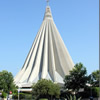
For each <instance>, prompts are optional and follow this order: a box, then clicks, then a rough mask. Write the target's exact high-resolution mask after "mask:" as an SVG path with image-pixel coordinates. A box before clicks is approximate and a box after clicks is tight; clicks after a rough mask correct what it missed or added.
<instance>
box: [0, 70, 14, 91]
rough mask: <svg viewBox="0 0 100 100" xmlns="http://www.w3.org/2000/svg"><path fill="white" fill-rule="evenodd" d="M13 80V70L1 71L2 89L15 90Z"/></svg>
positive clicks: (0, 83)
mask: <svg viewBox="0 0 100 100" xmlns="http://www.w3.org/2000/svg"><path fill="white" fill-rule="evenodd" d="M13 81H14V80H13V75H12V73H11V72H8V71H6V70H4V71H2V72H0V90H3V91H4V92H6V93H9V92H10V91H14V89H15V85H14V82H13Z"/></svg>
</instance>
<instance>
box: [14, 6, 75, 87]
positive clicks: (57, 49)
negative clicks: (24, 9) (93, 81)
mask: <svg viewBox="0 0 100 100" xmlns="http://www.w3.org/2000/svg"><path fill="white" fill-rule="evenodd" d="M73 67H74V63H73V61H72V59H71V56H70V55H69V53H68V50H67V48H66V46H65V44H64V42H63V40H62V38H61V36H60V34H59V32H58V30H57V27H56V25H55V23H54V20H53V17H52V14H51V10H50V7H49V6H47V7H46V11H45V15H44V19H43V22H42V25H41V27H40V29H39V31H38V33H37V36H36V38H35V40H34V42H33V44H32V47H31V49H30V51H29V53H28V55H27V58H26V60H25V63H24V65H23V67H22V68H21V70H20V71H19V73H18V74H17V75H16V76H15V78H14V81H15V84H16V85H18V86H21V87H31V85H32V84H33V83H36V82H37V81H38V80H40V79H49V80H52V81H53V82H55V83H63V79H64V77H65V75H68V74H69V71H70V70H71V69H72V68H73Z"/></svg>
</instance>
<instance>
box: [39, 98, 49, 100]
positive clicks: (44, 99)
mask: <svg viewBox="0 0 100 100" xmlns="http://www.w3.org/2000/svg"><path fill="white" fill-rule="evenodd" d="M39 100H48V99H46V98H42V99H39Z"/></svg>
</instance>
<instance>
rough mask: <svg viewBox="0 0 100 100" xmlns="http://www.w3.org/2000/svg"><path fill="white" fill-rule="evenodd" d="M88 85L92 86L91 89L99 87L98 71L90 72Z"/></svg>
mask: <svg viewBox="0 0 100 100" xmlns="http://www.w3.org/2000/svg"><path fill="white" fill-rule="evenodd" d="M89 77H90V82H89V83H90V84H91V85H92V86H93V87H99V78H100V71H99V70H96V71H94V72H92V73H91V74H90V75H89Z"/></svg>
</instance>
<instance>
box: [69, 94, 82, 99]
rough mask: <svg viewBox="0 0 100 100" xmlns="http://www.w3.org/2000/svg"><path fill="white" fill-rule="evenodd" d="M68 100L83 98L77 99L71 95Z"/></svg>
mask: <svg viewBox="0 0 100 100" xmlns="http://www.w3.org/2000/svg"><path fill="white" fill-rule="evenodd" d="M68 100H81V97H80V98H77V97H76V96H75V95H74V96H72V95H70V96H69V99H68Z"/></svg>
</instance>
